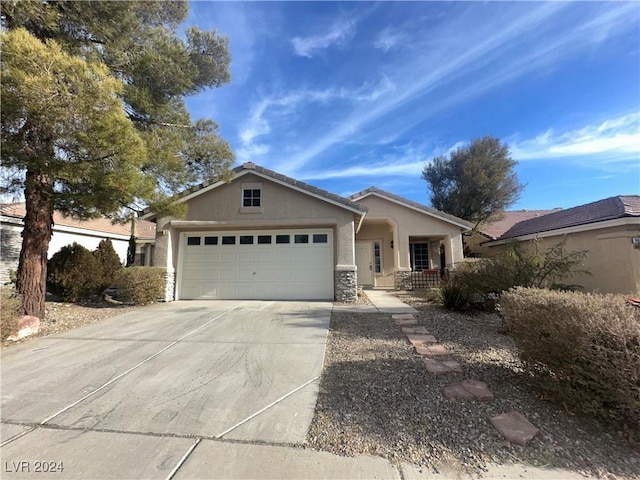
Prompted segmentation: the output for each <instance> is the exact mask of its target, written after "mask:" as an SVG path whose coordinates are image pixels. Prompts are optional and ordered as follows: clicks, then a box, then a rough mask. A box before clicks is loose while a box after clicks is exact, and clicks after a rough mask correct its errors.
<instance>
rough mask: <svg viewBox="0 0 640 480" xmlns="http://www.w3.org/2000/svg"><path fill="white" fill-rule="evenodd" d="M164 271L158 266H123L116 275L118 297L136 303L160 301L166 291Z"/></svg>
mask: <svg viewBox="0 0 640 480" xmlns="http://www.w3.org/2000/svg"><path fill="white" fill-rule="evenodd" d="M163 273H164V270H163V269H162V268H158V267H129V268H123V269H122V270H120V271H119V272H118V274H117V275H116V287H117V289H118V299H119V300H121V301H122V302H125V303H133V304H136V305H146V304H148V303H153V302H156V301H158V299H160V298H162V296H163V293H164V277H163Z"/></svg>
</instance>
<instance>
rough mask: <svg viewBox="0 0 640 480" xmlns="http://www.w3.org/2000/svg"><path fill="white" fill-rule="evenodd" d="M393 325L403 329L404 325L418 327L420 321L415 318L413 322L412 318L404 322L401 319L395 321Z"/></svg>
mask: <svg viewBox="0 0 640 480" xmlns="http://www.w3.org/2000/svg"><path fill="white" fill-rule="evenodd" d="M393 323H395V324H396V325H398V326H400V327H401V326H404V325H417V324H418V321H417V320H416V319H415V318H414V319H413V320H411V319H410V318H407V319H406V320H403V319H401V318H400V319H397V320H394V321H393Z"/></svg>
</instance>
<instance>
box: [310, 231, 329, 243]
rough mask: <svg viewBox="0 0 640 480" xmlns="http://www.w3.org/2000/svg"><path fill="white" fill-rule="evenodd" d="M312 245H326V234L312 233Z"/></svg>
mask: <svg viewBox="0 0 640 480" xmlns="http://www.w3.org/2000/svg"><path fill="white" fill-rule="evenodd" d="M313 243H327V234H326V233H314V234H313Z"/></svg>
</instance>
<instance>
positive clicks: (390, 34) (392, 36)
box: [373, 28, 404, 53]
mask: <svg viewBox="0 0 640 480" xmlns="http://www.w3.org/2000/svg"><path fill="white" fill-rule="evenodd" d="M403 41H404V35H403V34H402V33H400V32H398V31H394V30H392V29H390V28H385V29H384V30H382V31H381V32H380V33H379V34H378V37H377V38H376V40H375V41H374V42H373V46H374V47H375V48H377V49H379V50H382V51H383V52H385V53H386V52H388V51H389V50H391V49H392V48H394V47H395V46H396V45H398V44H400V43H401V42H403Z"/></svg>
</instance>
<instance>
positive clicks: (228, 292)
mask: <svg viewBox="0 0 640 480" xmlns="http://www.w3.org/2000/svg"><path fill="white" fill-rule="evenodd" d="M332 237H333V236H332V231H331V230H330V229H304V230H298V229H297V230H271V231H263V230H259V231H239V232H198V233H191V232H186V233H182V235H181V238H180V245H181V248H180V255H181V259H180V266H179V269H181V270H182V272H181V273H180V271H179V273H178V276H179V280H178V281H179V282H180V284H179V285H178V291H179V298H180V299H184V300H186V299H207V298H211V299H256V300H295V299H300V300H330V299H332V298H333V238H332Z"/></svg>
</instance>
